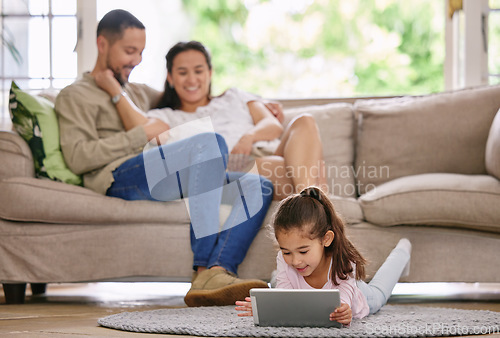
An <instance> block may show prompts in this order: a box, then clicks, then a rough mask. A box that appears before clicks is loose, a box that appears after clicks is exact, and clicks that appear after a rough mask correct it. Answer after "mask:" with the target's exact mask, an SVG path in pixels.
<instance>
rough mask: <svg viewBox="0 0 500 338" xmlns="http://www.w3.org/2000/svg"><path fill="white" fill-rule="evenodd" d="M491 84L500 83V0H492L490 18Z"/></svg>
mask: <svg viewBox="0 0 500 338" xmlns="http://www.w3.org/2000/svg"><path fill="white" fill-rule="evenodd" d="M488 39H489V42H488V48H489V49H488V74H489V84H500V0H490V2H489V18H488Z"/></svg>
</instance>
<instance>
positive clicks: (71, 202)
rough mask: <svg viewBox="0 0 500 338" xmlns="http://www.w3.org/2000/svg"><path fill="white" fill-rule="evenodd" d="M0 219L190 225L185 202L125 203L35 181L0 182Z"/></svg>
mask: <svg viewBox="0 0 500 338" xmlns="http://www.w3.org/2000/svg"><path fill="white" fill-rule="evenodd" d="M0 191H1V192H2V193H1V194H0V218H3V219H6V220H11V221H24V222H42V223H55V224H94V225H95V224H168V223H171V222H174V223H185V224H189V216H188V213H187V210H186V206H185V203H184V201H181V200H179V201H173V202H155V201H126V200H123V199H120V198H114V197H109V196H104V195H101V194H98V193H96V192H93V191H91V190H89V189H86V188H82V187H79V186H74V185H69V184H65V183H61V182H54V181H51V180H42V179H37V178H32V177H11V178H7V179H4V180H1V181H0Z"/></svg>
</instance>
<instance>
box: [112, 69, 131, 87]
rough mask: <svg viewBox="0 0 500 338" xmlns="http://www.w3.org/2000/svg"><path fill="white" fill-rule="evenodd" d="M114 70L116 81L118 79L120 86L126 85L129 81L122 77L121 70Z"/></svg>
mask: <svg viewBox="0 0 500 338" xmlns="http://www.w3.org/2000/svg"><path fill="white" fill-rule="evenodd" d="M112 71H113V75H114V76H115V79H116V81H118V83H119V84H120V86H122V87H123V86H125V83H127V81H125V80H124V79H123V78H122V76H121V74H120V73H119V72H115V71H114V70H112Z"/></svg>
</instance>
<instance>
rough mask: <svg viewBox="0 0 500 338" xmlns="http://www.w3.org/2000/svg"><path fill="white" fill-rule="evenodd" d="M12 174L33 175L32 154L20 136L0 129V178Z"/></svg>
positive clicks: (11, 175)
mask: <svg viewBox="0 0 500 338" xmlns="http://www.w3.org/2000/svg"><path fill="white" fill-rule="evenodd" d="M13 176H25V177H26V176H28V177H34V176H35V166H34V164H33V156H32V155H31V150H30V148H29V146H28V144H27V143H26V142H25V141H24V140H23V139H22V138H21V136H19V135H18V134H16V133H14V132H11V131H0V179H4V178H7V177H13Z"/></svg>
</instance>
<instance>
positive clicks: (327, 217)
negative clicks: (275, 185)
mask: <svg viewBox="0 0 500 338" xmlns="http://www.w3.org/2000/svg"><path fill="white" fill-rule="evenodd" d="M290 230H300V231H308V232H309V234H310V238H311V239H316V238H323V237H324V236H325V234H326V233H327V231H329V230H331V231H333V233H334V238H333V241H332V243H331V244H330V245H329V246H328V247H325V253H326V254H327V255H329V256H330V255H333V258H332V269H331V271H332V276H331V277H332V281H333V283H334V284H335V285H338V283H337V278H336V277H338V278H339V279H341V280H346V279H347V278H349V275H350V274H352V272H353V266H352V263H354V264H356V276H355V278H356V279H364V278H365V277H366V275H365V264H366V260H365V259H364V258H363V256H362V255H361V253H360V252H359V251H358V250H357V249H356V248H355V247H354V245H353V244H352V243H351V241H349V239H347V236H346V234H345V229H344V222H343V221H342V219H341V218H340V216H339V215H338V214H337V213H336V212H335V209H334V207H333V204H332V202H331V201H330V199H329V198H328V196H327V195H326V194H325V193H324V192H323V191H321V189H319V188H317V187H308V188H306V189H304V190H302V191H301V192H300V194H295V195H291V196H289V197H287V198H286V199H284V200H283V201H281V203H280V205H279V207H278V210H277V211H276V213H275V215H274V220H273V231H274V234H275V236H276V237H277V235H278V234H279V233H280V232H288V231H290Z"/></svg>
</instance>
